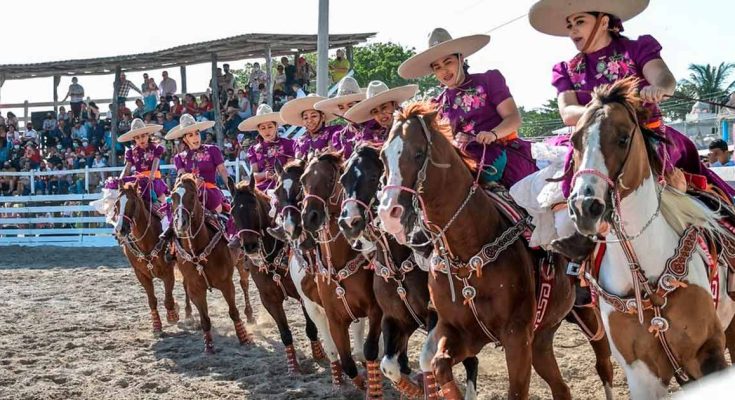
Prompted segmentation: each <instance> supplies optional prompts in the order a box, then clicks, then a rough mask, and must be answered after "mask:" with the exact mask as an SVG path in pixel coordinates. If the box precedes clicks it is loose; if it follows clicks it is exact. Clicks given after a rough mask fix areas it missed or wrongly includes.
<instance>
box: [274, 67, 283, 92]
mask: <svg viewBox="0 0 735 400" xmlns="http://www.w3.org/2000/svg"><path fill="white" fill-rule="evenodd" d="M276 92H283V93H286V73H285V72H283V65H280V64H279V65H278V66H276V76H275V77H274V78H273V93H276Z"/></svg>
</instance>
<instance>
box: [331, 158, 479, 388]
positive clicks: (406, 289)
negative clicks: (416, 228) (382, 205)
mask: <svg viewBox="0 0 735 400" xmlns="http://www.w3.org/2000/svg"><path fill="white" fill-rule="evenodd" d="M344 169H345V172H344V174H342V177H340V182H341V183H342V186H343V187H344V192H345V199H344V201H343V202H342V213H341V214H340V217H339V227H340V229H341V230H342V232H343V234H344V235H345V237H346V238H347V239H348V240H349V241H350V242H351V243H352V246H353V248H355V249H356V250H359V251H361V252H363V254H366V253H367V254H366V255H367V256H368V257H370V258H372V259H373V265H374V270H375V276H374V278H373V291H374V292H375V298H376V299H377V301H378V305H379V306H380V308H381V309H382V310H383V321H382V323H381V330H382V334H383V349H384V352H385V354H384V356H383V359H382V361H381V363H380V369H381V370H382V371H383V373H384V374H385V375H386V377H388V378H389V379H390V380H391V381H392V382H393V384H394V385H395V386H396V388H397V389H398V390H399V391H400V392H401V393H402V394H404V395H406V396H409V397H415V396H418V395H420V394H421V393H422V392H423V388H422V387H421V386H419V385H418V384H417V383H415V382H413V380H412V379H411V378H410V373H411V368H410V367H409V365H408V339H409V338H410V337H411V335H412V334H413V333H414V332H415V331H416V330H417V329H419V328H421V329H423V330H425V331H427V332H428V331H431V329H433V328H434V326H435V325H436V321H437V316H436V312H435V311H433V310H430V309H429V302H430V299H429V286H428V279H429V275H428V273H427V272H426V271H423V270H422V269H421V266H420V265H419V264H418V263H417V262H416V261H415V259H414V257H413V253H412V250H411V249H410V248H409V247H407V246H402V245H400V244H398V243H397V242H396V241H395V239H394V238H393V237H390V236H386V235H385V234H384V233H383V232H382V231H380V230H379V229H378V228H377V227H376V226H375V222H377V221H376V220H375V208H376V207H377V201H376V200H377V193H378V187H379V184H380V177H381V176H382V175H383V171H384V167H383V162H382V161H381V160H380V150H379V149H377V148H374V147H371V146H370V145H363V146H359V147H358V148H357V149H355V151H354V152H353V153H352V156H351V157H350V159H349V160H347V162H346V165H345V168H344ZM463 364H464V366H465V370H466V372H467V374H466V375H467V386H468V387H476V386H477V372H478V371H477V365H478V361H477V357H469V358H467V359H465V360H464V361H463Z"/></svg>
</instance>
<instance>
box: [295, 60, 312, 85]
mask: <svg viewBox="0 0 735 400" xmlns="http://www.w3.org/2000/svg"><path fill="white" fill-rule="evenodd" d="M315 76H316V73H315V72H314V69H313V68H312V67H311V64H309V62H308V61H306V58H304V57H303V56H302V57H299V60H298V61H297V62H296V82H298V83H299V84H301V87H302V88H304V89H306V90H308V87H309V84H310V83H311V80H312V79H313V78H314V77H315Z"/></svg>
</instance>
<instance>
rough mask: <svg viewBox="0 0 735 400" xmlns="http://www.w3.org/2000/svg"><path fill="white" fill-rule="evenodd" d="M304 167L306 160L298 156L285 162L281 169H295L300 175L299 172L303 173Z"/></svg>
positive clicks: (290, 170) (287, 170)
mask: <svg viewBox="0 0 735 400" xmlns="http://www.w3.org/2000/svg"><path fill="white" fill-rule="evenodd" d="M305 169H306V161H304V160H301V159H299V158H295V159H293V160H291V161H289V162H287V163H286V165H284V166H283V170H284V171H285V172H292V171H293V170H296V171H297V172H300V173H299V175H301V173H303V172H304V170H305Z"/></svg>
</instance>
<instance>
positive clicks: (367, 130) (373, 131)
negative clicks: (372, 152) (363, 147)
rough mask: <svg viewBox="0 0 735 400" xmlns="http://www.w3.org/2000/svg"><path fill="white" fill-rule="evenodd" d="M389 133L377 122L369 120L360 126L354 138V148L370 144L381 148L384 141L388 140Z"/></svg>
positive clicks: (387, 129)
mask: <svg viewBox="0 0 735 400" xmlns="http://www.w3.org/2000/svg"><path fill="white" fill-rule="evenodd" d="M389 133H390V130H389V128H383V127H382V126H381V125H380V124H379V123H378V122H377V121H375V120H371V121H368V122H366V123H364V124H362V129H361V130H360V132H358V133H357V135H356V136H355V140H354V143H355V146H357V145H359V144H361V143H364V142H370V143H373V144H374V145H377V146H382V145H383V143H385V140H386V139H388V134H389Z"/></svg>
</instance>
